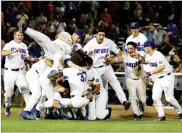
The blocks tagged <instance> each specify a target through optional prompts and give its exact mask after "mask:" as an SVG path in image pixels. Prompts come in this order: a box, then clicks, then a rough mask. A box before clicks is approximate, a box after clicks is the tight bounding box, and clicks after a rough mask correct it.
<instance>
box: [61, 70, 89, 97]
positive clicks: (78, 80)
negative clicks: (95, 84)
mask: <svg viewBox="0 0 182 133" xmlns="http://www.w3.org/2000/svg"><path fill="white" fill-rule="evenodd" d="M63 76H64V77H66V78H67V80H68V82H69V85H70V90H71V94H70V95H76V94H83V92H84V91H85V90H86V89H87V88H88V84H87V82H86V76H87V75H86V72H83V71H80V70H78V69H76V68H65V69H63Z"/></svg>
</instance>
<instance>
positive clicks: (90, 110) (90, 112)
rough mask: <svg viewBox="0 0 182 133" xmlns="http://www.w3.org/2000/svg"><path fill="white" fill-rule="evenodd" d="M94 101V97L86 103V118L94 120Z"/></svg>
mask: <svg viewBox="0 0 182 133" xmlns="http://www.w3.org/2000/svg"><path fill="white" fill-rule="evenodd" d="M95 105H96V103H95V98H93V100H92V102H89V104H88V120H95V119H96V109H95V108H96V106H95Z"/></svg>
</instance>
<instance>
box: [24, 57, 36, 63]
mask: <svg viewBox="0 0 182 133" xmlns="http://www.w3.org/2000/svg"><path fill="white" fill-rule="evenodd" d="M25 59H26V60H27V61H33V62H38V61H39V58H33V57H31V56H28V57H25Z"/></svg>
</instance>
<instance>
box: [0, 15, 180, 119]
mask: <svg viewBox="0 0 182 133" xmlns="http://www.w3.org/2000/svg"><path fill="white" fill-rule="evenodd" d="M130 27H131V28H133V30H136V28H135V27H137V28H138V24H137V23H132V24H131V26H130ZM23 33H24V34H26V35H28V36H29V37H31V38H32V39H34V40H35V41H36V42H37V43H38V44H39V45H40V46H41V47H42V49H43V50H44V52H45V57H44V58H43V59H41V60H39V61H38V59H37V58H32V57H30V56H29V55H28V51H27V47H26V45H25V44H24V43H22V39H23ZM139 35H140V34H139ZM131 36H132V37H133V38H134V39H135V38H136V37H134V35H131ZM137 36H138V35H137ZM140 36H141V35H140ZM82 37H83V31H82V30H79V29H77V30H76V31H75V32H74V33H73V35H70V34H69V33H67V32H61V33H59V34H58V35H57V38H56V40H54V41H51V40H50V38H49V37H47V36H46V35H44V34H42V33H40V32H38V31H35V30H33V29H31V28H29V27H27V25H26V20H25V18H21V20H20V21H19V23H18V30H17V31H15V32H14V40H12V41H11V42H9V43H7V44H6V46H5V47H4V49H3V51H2V55H3V56H6V63H5V76H4V77H5V78H4V82H5V91H6V92H5V106H6V110H5V114H6V116H9V115H10V107H11V96H12V92H13V87H12V86H14V83H16V84H17V86H18V88H19V90H20V92H21V93H22V94H23V96H24V99H25V102H26V107H25V108H24V110H23V111H22V112H21V113H20V115H21V116H22V117H23V118H24V119H28V120H35V119H39V118H40V117H41V112H42V111H43V110H45V109H47V110H46V111H45V115H44V118H45V119H84V120H97V119H98V120H107V119H110V117H111V112H112V108H110V107H108V91H107V84H108V82H109V83H110V85H111V86H112V88H113V89H114V90H115V92H116V95H117V97H118V99H119V101H120V102H121V104H122V105H123V106H124V109H125V110H128V109H129V108H130V105H131V107H132V110H133V112H134V119H136V120H142V118H143V112H144V106H145V91H146V90H145V88H146V87H145V85H146V83H145V82H144V81H145V79H146V77H147V78H149V77H152V76H153V75H155V77H156V75H158V77H157V78H156V79H155V80H153V81H154V86H157V87H156V88H159V86H163V85H159V83H160V84H162V83H164V82H161V80H164V79H165V78H168V80H172V78H173V77H170V76H173V75H172V70H171V69H170V68H169V66H168V64H167V63H168V62H166V60H165V59H163V55H161V53H160V52H158V51H155V45H154V43H153V42H152V41H146V40H145V41H144V42H145V43H143V44H144V45H141V46H138V45H137V43H136V41H135V40H133V41H132V40H129V41H128V40H127V43H126V49H127V52H121V51H120V49H119V48H118V47H117V45H116V44H115V43H114V42H113V41H112V40H110V39H108V38H106V37H105V31H104V29H103V28H98V29H97V31H96V36H95V37H94V38H93V39H92V40H90V41H89V42H88V43H87V44H86V45H85V46H84V47H83V48H82V47H81V45H80V44H79V42H80V40H81V38H82ZM139 39H140V38H139ZM141 40H142V38H141ZM137 41H138V40H137ZM139 48H140V49H139ZM142 48H143V49H145V52H146V53H148V54H149V55H151V56H146V59H145V58H143V56H141V55H142V54H139V53H137V50H138V51H142V50H143V49H142ZM111 51H112V52H114V53H115V54H116V57H115V58H110V52H111ZM154 51H155V52H154ZM143 53H144V51H143ZM151 53H152V54H153V53H156V54H158V56H159V57H161V58H157V59H156V62H155V60H154V59H153V58H154V57H155V56H154V57H153V55H152V54H151ZM25 59H27V60H31V61H35V62H36V63H35V64H34V65H33V66H32V67H31V69H30V70H29V71H28V72H27V73H26V75H24V74H23V71H22V69H23V65H22V64H23V63H22V62H24V60H25ZM160 59H161V60H162V61H161V60H160ZM13 60H16V61H13ZM152 61H154V62H152ZM118 62H124V64H125V75H126V85H127V89H128V91H129V95H130V96H129V100H130V102H129V101H127V99H126V96H125V94H124V92H123V89H122V88H121V85H120V83H119V81H118V80H117V77H116V76H115V73H114V71H113V68H112V66H111V64H112V63H118ZM146 63H149V68H150V70H152V71H148V72H145V73H144V76H143V75H142V74H141V73H142V70H143V69H144V68H145V65H141V64H146ZM166 65H167V67H168V69H167V67H165V66H166ZM141 67H142V69H141ZM151 67H152V69H151ZM165 69H167V71H166V70H165ZM10 75H11V76H12V77H11V80H10V77H9V76H10ZM158 80H159V81H158ZM10 82H11V86H10V85H9V84H10ZM156 82H157V83H156ZM155 83H156V84H157V85H155ZM165 87H167V86H165ZM154 88H155V87H154ZM161 88H162V89H163V88H164V86H163V87H161ZM162 89H161V91H162ZM158 90H160V89H158ZM164 91H165V92H166V90H165V89H164ZM170 91H173V90H170ZM30 92H31V94H30ZM156 93H158V91H156V92H155V91H153V94H154V95H155V94H156ZM166 93H167V92H166ZM160 95H161V94H159V95H158V97H156V96H155V97H154V96H153V99H154V98H156V99H154V100H155V101H157V102H155V105H156V108H157V111H158V113H159V117H158V118H157V119H156V120H159V121H160V120H165V119H166V118H165V115H164V111H163V109H161V104H160ZM167 96H168V97H169V98H167V97H166V99H167V100H168V99H169V102H171V103H172V104H173V105H174V106H175V109H176V110H177V112H178V113H179V118H180V120H181V119H182V118H181V117H182V110H181V107H180V105H179V104H178V103H177V101H176V100H175V99H174V97H173V93H172V94H171V93H170V94H169V93H168V95H167Z"/></svg>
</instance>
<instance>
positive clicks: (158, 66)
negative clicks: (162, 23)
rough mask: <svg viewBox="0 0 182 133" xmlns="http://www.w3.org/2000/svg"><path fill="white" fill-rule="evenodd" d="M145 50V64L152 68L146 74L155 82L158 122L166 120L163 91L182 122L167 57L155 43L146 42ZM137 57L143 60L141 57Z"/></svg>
mask: <svg viewBox="0 0 182 133" xmlns="http://www.w3.org/2000/svg"><path fill="white" fill-rule="evenodd" d="M144 49H145V52H146V53H147V56H146V58H145V62H143V63H148V64H149V66H150V71H148V72H146V76H147V77H151V80H152V81H153V82H154V85H153V89H152V91H153V92H152V99H153V101H154V105H155V107H156V110H157V112H158V118H157V119H156V120H157V121H165V120H166V117H165V114H164V109H163V107H162V102H161V95H162V92H163V91H164V94H165V97H166V101H167V102H169V103H170V104H171V105H172V106H173V107H174V109H175V110H176V112H177V113H178V114H179V119H180V120H182V108H181V106H180V105H179V103H178V102H177V100H176V99H175V98H174V75H173V72H172V67H171V66H170V64H169V62H168V61H167V59H166V58H165V56H164V55H163V54H162V53H161V52H159V51H157V50H156V49H155V44H154V42H153V41H150V40H148V41H146V42H145V43H144ZM135 57H136V58H142V57H141V56H140V55H137V56H135Z"/></svg>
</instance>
